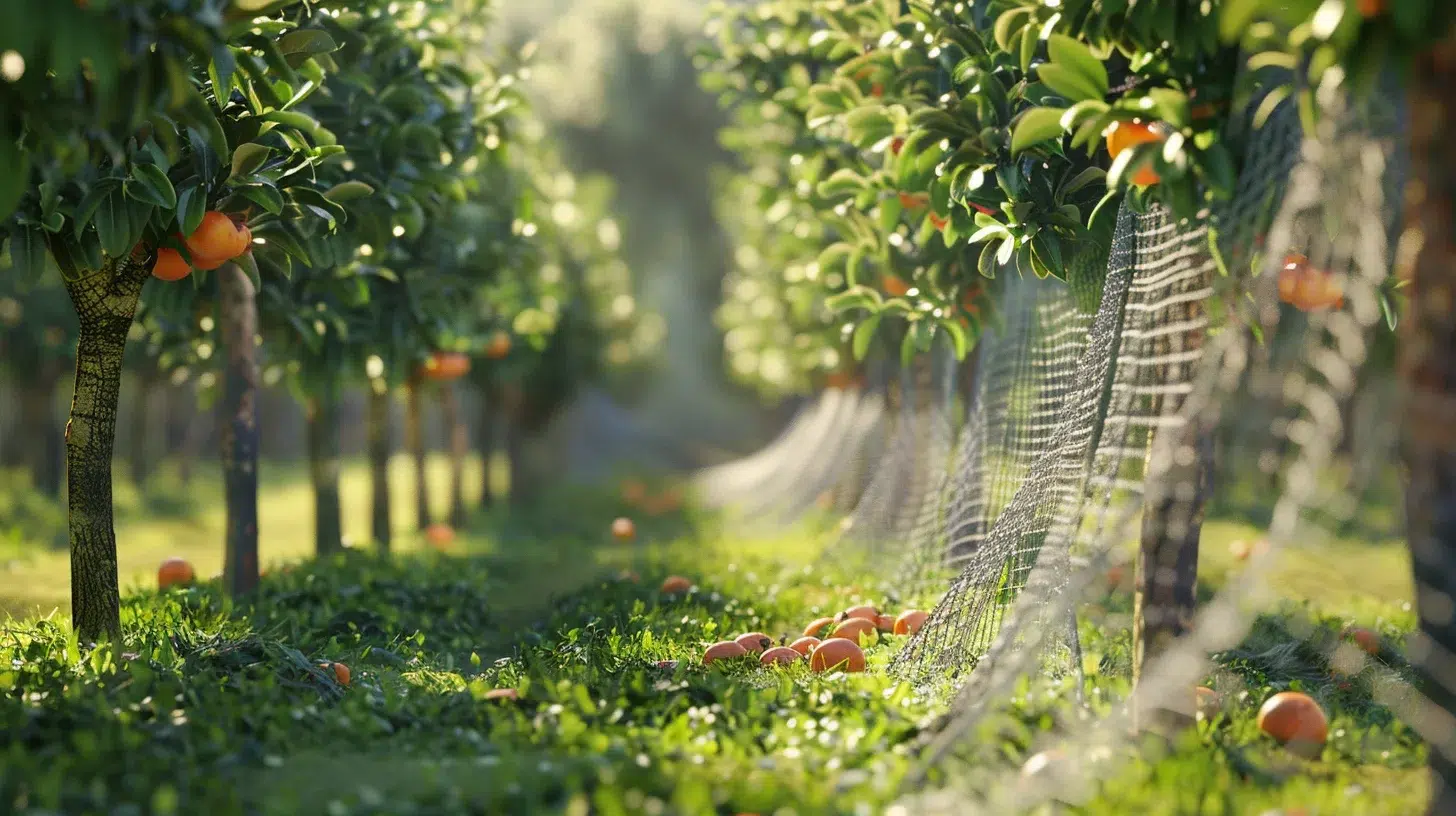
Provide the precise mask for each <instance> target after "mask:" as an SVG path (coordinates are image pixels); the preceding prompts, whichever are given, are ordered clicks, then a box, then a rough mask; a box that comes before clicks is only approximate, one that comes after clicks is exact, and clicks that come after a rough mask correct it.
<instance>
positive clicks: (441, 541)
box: [425, 522, 455, 550]
mask: <svg viewBox="0 0 1456 816" xmlns="http://www.w3.org/2000/svg"><path fill="white" fill-rule="evenodd" d="M425 541H426V542H428V543H429V545H430V546H431V547H434V548H435V549H437V550H442V549H444V548H446V547H448V546H450V545H451V544H452V543H454V541H455V528H453V527H451V526H450V525H448V524H440V523H438V522H436V523H435V524H431V525H430V526H429V527H426V528H425Z"/></svg>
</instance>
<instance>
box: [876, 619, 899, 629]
mask: <svg viewBox="0 0 1456 816" xmlns="http://www.w3.org/2000/svg"><path fill="white" fill-rule="evenodd" d="M875 628H876V629H878V630H880V631H881V632H893V631H895V616H894V615H880V616H879V617H877V618H875Z"/></svg>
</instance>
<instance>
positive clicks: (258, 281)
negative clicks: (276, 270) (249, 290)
mask: <svg viewBox="0 0 1456 816" xmlns="http://www.w3.org/2000/svg"><path fill="white" fill-rule="evenodd" d="M232 262H233V263H235V264H237V265H238V268H239V269H241V270H243V274H245V275H247V276H248V280H250V281H252V282H253V290H254V291H261V290H262V288H263V276H262V274H261V273H259V271H258V259H257V258H254V257H253V252H252V249H251V248H249V250H248V251H247V252H244V253H243V254H241V255H239V256H238V257H236V258H233V260H232Z"/></svg>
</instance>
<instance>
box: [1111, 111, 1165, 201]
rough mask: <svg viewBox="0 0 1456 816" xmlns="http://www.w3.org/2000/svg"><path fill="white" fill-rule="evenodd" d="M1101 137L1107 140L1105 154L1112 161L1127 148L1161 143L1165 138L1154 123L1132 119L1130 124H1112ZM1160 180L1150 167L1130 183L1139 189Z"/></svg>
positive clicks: (1137, 173) (1145, 168) (1138, 173)
mask: <svg viewBox="0 0 1456 816" xmlns="http://www.w3.org/2000/svg"><path fill="white" fill-rule="evenodd" d="M1102 135H1103V136H1104V137H1105V138H1106V139H1107V154H1108V155H1109V156H1111V157H1112V158H1113V160H1114V161H1115V160H1116V159H1117V157H1118V156H1119V155H1121V153H1122V152H1123V151H1124V150H1127V149H1128V148H1129V147H1132V146H1134V145H1140V144H1147V143H1149V142H1161V141H1163V139H1165V138H1167V136H1166V134H1165V133H1164V130H1163V128H1162V127H1161V126H1160V125H1158V124H1157V123H1156V122H1154V123H1151V124H1149V123H1146V122H1143V121H1142V120H1141V119H1134V120H1132V121H1130V122H1113V123H1112V125H1111V126H1109V127H1108V128H1107V130H1106V132H1104V133H1103V134H1102ZM1161 180H1162V178H1161V177H1160V176H1159V175H1158V171H1156V170H1154V169H1153V168H1151V167H1144V168H1142V169H1140V170H1138V171H1137V172H1136V173H1134V174H1133V176H1132V183H1133V184H1136V185H1137V186H1139V187H1149V186H1152V185H1154V184H1157V183H1158V182H1159V181H1161Z"/></svg>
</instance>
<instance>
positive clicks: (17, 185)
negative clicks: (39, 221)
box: [0, 137, 30, 222]
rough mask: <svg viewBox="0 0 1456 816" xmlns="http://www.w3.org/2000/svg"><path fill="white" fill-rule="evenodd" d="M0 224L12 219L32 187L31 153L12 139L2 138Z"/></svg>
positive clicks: (0, 155)
mask: <svg viewBox="0 0 1456 816" xmlns="http://www.w3.org/2000/svg"><path fill="white" fill-rule="evenodd" d="M0 167H4V168H6V169H5V172H3V173H0V222H3V221H4V220H5V219H6V218H9V217H10V214H11V213H13V212H15V208H16V207H18V206H20V199H21V198H22V197H24V195H25V191H26V189H27V188H28V187H29V186H30V153H29V152H27V151H25V150H22V149H21V147H20V144H19V143H18V142H16V141H14V140H12V139H10V138H8V137H7V138H0Z"/></svg>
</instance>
